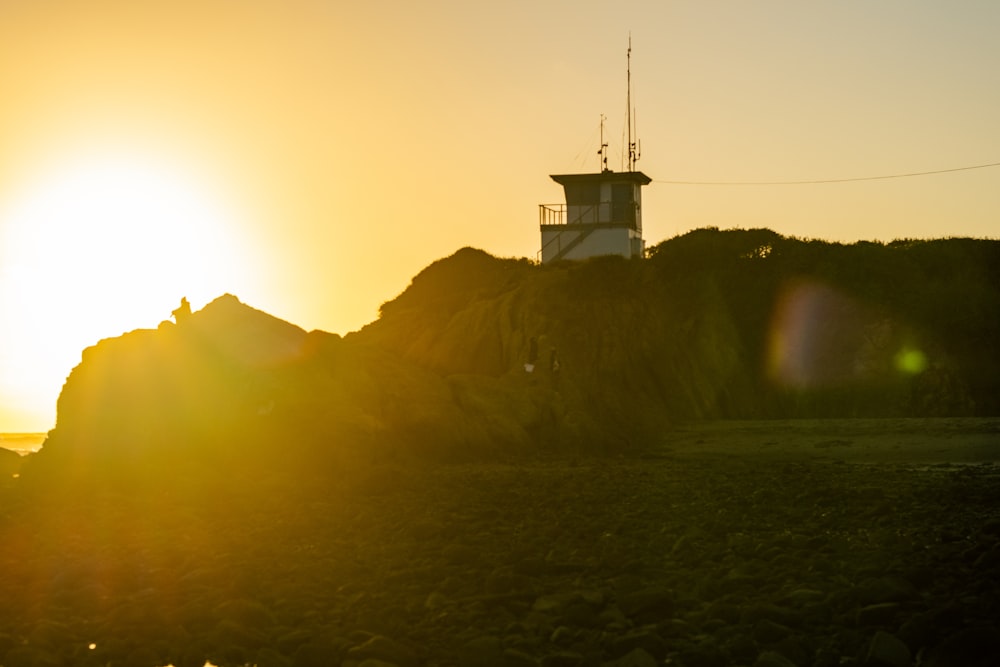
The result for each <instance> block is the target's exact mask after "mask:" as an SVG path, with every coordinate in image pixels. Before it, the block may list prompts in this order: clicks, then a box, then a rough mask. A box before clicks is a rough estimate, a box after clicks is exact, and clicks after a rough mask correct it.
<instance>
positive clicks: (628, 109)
mask: <svg viewBox="0 0 1000 667" xmlns="http://www.w3.org/2000/svg"><path fill="white" fill-rule="evenodd" d="M625 82H626V93H625V116H626V117H627V118H628V170H629V171H635V163H636V162H638V160H639V151H638V149H637V147H638V143H637V142H633V141H632V124H633V118H634V116H635V109H634V108H632V33H631V32H630V33H629V34H628V50H627V51H626V52H625ZM636 133H637V134H638V124H636Z"/></svg>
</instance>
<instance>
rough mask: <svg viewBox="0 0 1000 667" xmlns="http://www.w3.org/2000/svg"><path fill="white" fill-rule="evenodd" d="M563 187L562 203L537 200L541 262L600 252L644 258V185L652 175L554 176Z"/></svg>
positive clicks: (626, 173) (606, 171)
mask: <svg viewBox="0 0 1000 667" xmlns="http://www.w3.org/2000/svg"><path fill="white" fill-rule="evenodd" d="M552 180H554V181H555V182H556V183H559V184H560V185H561V186H563V190H564V191H565V193H566V203H565V204H541V205H540V206H539V209H538V213H539V223H540V227H541V232H542V250H541V259H542V263H543V264H544V263H546V262H555V261H558V260H560V259H586V258H588V257H596V256H599V255H621V256H622V257H626V258H630V257H642V256H643V254H644V253H645V251H646V242H645V241H644V240H643V238H642V186H644V185H648V184H649V183H650V182H651V181H652V179H651V178H650V177H649V176H646V174H644V173H642V172H641V171H623V172H614V171H609V170H604V171H602V172H600V173H597V174H561V175H553V176H552Z"/></svg>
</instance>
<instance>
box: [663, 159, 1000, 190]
mask: <svg viewBox="0 0 1000 667" xmlns="http://www.w3.org/2000/svg"><path fill="white" fill-rule="evenodd" d="M987 167H1000V162H991V163H989V164H976V165H971V166H968V167H955V168H953V169H935V170H934V171H913V172H910V173H907V174H889V175H886V176H860V177H856V178H827V179H821V180H812V181H658V180H655V179H654V180H653V183H665V184H667V185H818V184H821V183H852V182H855V181H881V180H886V179H889V178H908V177H910V176H930V175H931V174H947V173H949V172H953V171H969V170H971V169H986V168H987Z"/></svg>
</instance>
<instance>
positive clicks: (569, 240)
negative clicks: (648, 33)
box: [538, 37, 652, 264]
mask: <svg viewBox="0 0 1000 667" xmlns="http://www.w3.org/2000/svg"><path fill="white" fill-rule="evenodd" d="M631 59H632V39H631V37H629V47H628V65H627V68H626V72H627V77H628V96H627V100H626V106H625V109H626V115H627V116H628V144H627V149H628V153H627V155H628V159H627V162H626V163H625V164H624V165H623V166H624V170H623V171H620V172H614V171H611V170H610V169H608V157H607V150H608V145H607V144H606V143H604V116H603V115H602V116H601V148H600V150H598V151H597V153H598V156H599V157H600V164H601V171H600V172H598V173H591V174H558V175H552V177H551V178H552V180H554V181H555V182H556V183H558V184H559V185H561V186H563V190H564V192H565V195H566V203H565V204H540V205H539V207H538V217H539V226H540V228H541V232H542V249H541V250H540V251H539V253H538V254H539V256H540V258H541V261H542V263H543V264H544V263H547V262H555V261H558V260H561V259H586V258H588V257H596V256H600V255H621V256H622V257H626V258H631V257H642V256H643V255H644V254H645V252H646V242H645V241H644V240H643V238H642V186H644V185H648V184H649V183H650V182H652V179H651V178H650V177H649V176H646V174H644V173H642V172H641V171H636V169H635V163H636V161H638V159H639V143H638V141H635V142H633V140H632V125H633V124H634V120H635V110H634V109H632V68H631Z"/></svg>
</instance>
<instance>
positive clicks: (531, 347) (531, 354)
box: [524, 336, 538, 373]
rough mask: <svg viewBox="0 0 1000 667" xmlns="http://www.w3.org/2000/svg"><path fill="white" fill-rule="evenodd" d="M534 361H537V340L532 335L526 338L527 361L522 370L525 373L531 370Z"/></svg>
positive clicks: (533, 367) (532, 369) (533, 368)
mask: <svg viewBox="0 0 1000 667" xmlns="http://www.w3.org/2000/svg"><path fill="white" fill-rule="evenodd" d="M536 361H538V341H537V340H536V339H535V337H534V336H532V337H531V338H530V339H529V340H528V363H526V364H525V365H524V371H525V372H526V373H531V372H533V371H534V370H535V362H536Z"/></svg>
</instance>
